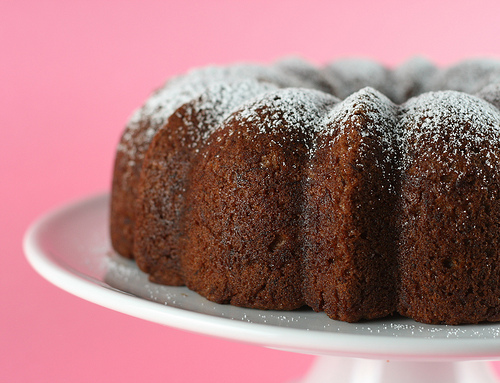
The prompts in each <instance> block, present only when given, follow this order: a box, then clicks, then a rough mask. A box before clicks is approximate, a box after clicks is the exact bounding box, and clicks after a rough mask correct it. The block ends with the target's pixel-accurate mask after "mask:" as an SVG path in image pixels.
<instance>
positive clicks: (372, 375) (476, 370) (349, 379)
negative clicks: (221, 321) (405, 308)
mask: <svg viewBox="0 0 500 383" xmlns="http://www.w3.org/2000/svg"><path fill="white" fill-rule="evenodd" d="M319 382H324V383H327V382H328V383H329V382H331V383H402V382H404V383H498V379H497V378H496V376H495V374H494V372H493V371H492V368H491V366H490V364H489V363H488V362H482V361H466V362H464V361H462V362H415V361H413V362H412V361H390V360H370V359H356V358H343V357H332V356H318V357H316V360H315V361H314V363H313V365H312V366H311V369H310V370H309V372H308V373H307V375H306V376H305V377H303V378H302V379H301V380H298V381H294V382H293V383H319Z"/></svg>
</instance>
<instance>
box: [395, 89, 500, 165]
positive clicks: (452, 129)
mask: <svg viewBox="0 0 500 383" xmlns="http://www.w3.org/2000/svg"><path fill="white" fill-rule="evenodd" d="M399 124H400V126H401V127H402V129H401V132H402V135H403V137H402V138H403V139H402V143H403V145H402V152H403V159H404V161H403V169H407V168H408V167H409V166H410V165H411V163H412V161H413V158H412V153H413V152H416V153H419V155H420V156H423V157H421V158H424V159H425V158H428V159H429V160H432V161H435V160H439V161H442V162H445V161H453V160H454V159H456V158H464V159H465V161H466V163H467V164H468V165H469V164H471V163H472V162H471V159H472V157H473V156H478V155H480V156H483V158H484V166H486V167H490V168H494V169H496V170H499V171H500V166H499V162H498V160H499V159H498V158H497V157H498V153H497V152H498V148H499V147H500V114H499V113H498V110H497V109H495V108H494V107H493V106H492V105H491V104H489V103H487V102H485V101H484V100H481V99H479V98H477V97H474V96H470V95H467V94H465V93H461V92H456V91H441V92H429V93H425V94H423V95H421V96H419V97H416V98H414V99H411V100H410V101H409V102H408V103H406V104H405V105H404V108H403V113H402V115H401V118H400V121H399ZM436 147H438V148H439V150H438V151H437V150H436ZM448 165H449V166H450V168H453V164H452V163H450V164H448ZM475 171H477V172H480V171H481V169H476V170H475Z"/></svg>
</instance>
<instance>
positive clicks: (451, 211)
mask: <svg viewBox="0 0 500 383" xmlns="http://www.w3.org/2000/svg"><path fill="white" fill-rule="evenodd" d="M499 107H500V61H496V60H488V59H480V60H479V59H475V60H468V61H463V62H461V63H458V64H457V65H454V66H452V67H448V68H437V67H436V66H435V65H433V64H432V63H431V62H429V61H427V60H425V59H420V58H417V59H412V60H410V61H408V62H406V63H404V64H403V65H401V66H399V67H397V68H395V69H388V68H386V67H385V66H383V65H381V64H378V63H376V62H373V61H370V60H361V59H345V60H338V61H335V62H333V63H330V64H328V65H326V66H324V67H322V68H317V67H315V66H313V65H311V64H309V63H307V62H305V61H303V60H301V59H286V60H282V61H278V62H276V63H274V64H273V65H269V66H263V65H253V64H238V65H233V66H227V67H207V68H202V69H196V70H192V71H191V72H188V73H187V74H185V75H181V76H178V77H175V78H173V79H171V80H169V81H168V82H167V83H166V84H165V85H164V86H163V87H162V88H160V89H159V90H157V91H156V92H155V93H154V94H153V95H152V96H151V98H150V99H149V100H148V101H147V102H146V103H145V104H144V105H143V106H142V108H140V109H139V110H138V111H137V112H135V114H134V115H133V116H132V118H131V119H130V121H129V123H128V125H127V127H126V129H125V132H124V133H123V136H122V138H121V141H120V143H119V145H118V149H117V154H116V161H115V169H114V174H113V186H112V198H111V227H110V230H111V239H112V244H113V247H114V249H115V250H116V251H117V252H118V253H119V254H121V255H122V256H124V257H128V258H134V259H135V260H136V262H137V264H138V266H139V268H140V269H141V270H143V271H144V272H146V273H148V274H149V276H150V280H151V281H153V282H156V283H161V284H167V285H175V286H180V285H186V286H187V287H188V288H190V289H192V290H194V291H196V292H198V293H199V294H201V295H203V296H204V297H206V298H207V299H210V300H212V301H215V302H218V303H230V304H233V305H237V306H243V307H249V308H257V309H277V310H291V309H296V308H299V307H302V306H304V305H307V306H309V307H311V308H312V309H314V310H316V311H324V312H325V313H326V314H327V315H328V316H329V317H331V318H332V319H337V320H342V321H348V322H356V321H360V320H367V319H375V318H382V317H385V316H387V315H391V314H400V315H403V316H406V317H409V318H413V319H414V320H417V321H420V322H424V323H436V324H439V323H444V324H466V323H478V322H482V321H500V110H499V109H498V108H499Z"/></svg>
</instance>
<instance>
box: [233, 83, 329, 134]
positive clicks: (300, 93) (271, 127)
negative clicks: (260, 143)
mask: <svg viewBox="0 0 500 383" xmlns="http://www.w3.org/2000/svg"><path fill="white" fill-rule="evenodd" d="M337 102H338V100H337V99H336V98H335V97H333V96H330V95H328V94H326V93H323V92H320V91H316V90H311V89H301V88H291V89H282V90H278V91H275V92H270V93H267V94H265V95H264V97H261V98H259V99H258V100H256V101H254V102H252V103H250V104H247V105H244V106H243V107H242V108H241V109H239V110H238V112H237V113H235V114H234V115H233V117H234V118H236V119H237V120H238V121H245V122H246V123H252V125H253V126H258V128H259V134H267V133H271V132H273V131H275V130H276V129H277V128H279V127H281V126H282V125H283V123H285V124H286V125H287V126H288V127H289V128H290V129H297V130H300V131H301V132H302V133H303V134H305V135H310V134H311V132H313V131H315V130H317V128H318V124H319V123H320V120H321V119H322V118H323V117H324V115H325V114H326V113H327V112H328V110H329V109H331V107H332V106H333V105H334V104H335V103H337Z"/></svg>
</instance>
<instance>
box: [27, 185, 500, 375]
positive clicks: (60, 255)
mask: <svg viewBox="0 0 500 383" xmlns="http://www.w3.org/2000/svg"><path fill="white" fill-rule="evenodd" d="M108 210H109V197H108V195H100V196H96V197H92V198H89V199H86V200H83V201H79V202H77V203H74V204H71V205H68V206H65V207H63V208H60V209H58V210H56V211H54V212H51V213H49V214H47V215H45V216H43V217H42V218H40V219H38V220H37V221H36V222H35V223H33V225H32V226H31V227H30V228H29V230H28V231H27V233H26V235H25V238H24V250H25V253H26V255H27V258H28V260H29V262H30V263H31V265H32V266H33V267H34V268H35V269H36V270H37V271H38V272H39V273H40V274H41V275H42V276H43V277H45V278H46V279H47V280H49V281H50V282H52V283H53V284H55V285H56V286H58V287H60V288H62V289H64V290H66V291H68V292H70V293H72V294H74V295H77V296H79V297H81V298H83V299H86V300H89V301H91V302H94V303H97V304H99V305H102V306H105V307H108V308H110V309H113V310H116V311H120V312H122V313H125V314H129V315H132V316H135V317H138V318H142V319H145V320H148V321H152V322H156V323H160V324H163V325H167V326H171V327H175V328H179V329H184V330H188V331H192V332H197V333H202V334H207V335H212V336H216V337H221V338H225V339H231V340H236V341H242V342H247V343H252V344H257V345H261V346H265V347H270V348H275V349H281V350H287V351H293V352H300V353H305V354H314V355H318V357H317V360H316V362H315V364H314V365H313V367H312V369H311V371H310V372H309V374H308V375H307V376H306V377H304V378H303V380H302V382H304V383H305V382H307V383H310V382H350V383H361V382H364V383H368V382H369V383H375V382H386V383H393V382H398V383H399V382H406V383H414V382H426V383H434V382H440V383H451V382H460V383H469V382H470V383H472V382H473V383H478V382H487V383H489V382H496V381H497V379H496V378H495V374H494V373H493V372H492V371H491V367H490V365H489V363H487V362H486V361H488V360H495V359H499V358H500V324H481V325H468V326H444V325H443V326H437V325H425V324H421V323H417V322H414V321H412V320H409V319H405V318H398V317H396V318H388V319H383V320H378V321H370V322H364V323H357V324H349V323H344V322H338V321H333V320H331V319H329V318H327V317H326V315H324V314H323V313H315V312H313V311H310V310H297V311H285V312H282V311H261V310H252V309H244V308H238V307H233V306H228V305H218V304H215V303H212V302H209V301H207V300H206V299H204V298H202V297H200V296H199V295H197V294H196V293H193V292H191V291H189V290H188V289H186V288H184V287H169V286H160V285H156V284H152V283H149V282H148V280H147V277H146V275H145V274H144V273H142V272H141V271H139V269H138V268H137V266H136V265H135V263H134V262H133V261H129V260H125V259H123V258H121V257H119V256H117V255H116V254H114V252H113V251H112V250H111V246H110V243H109V238H108Z"/></svg>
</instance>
